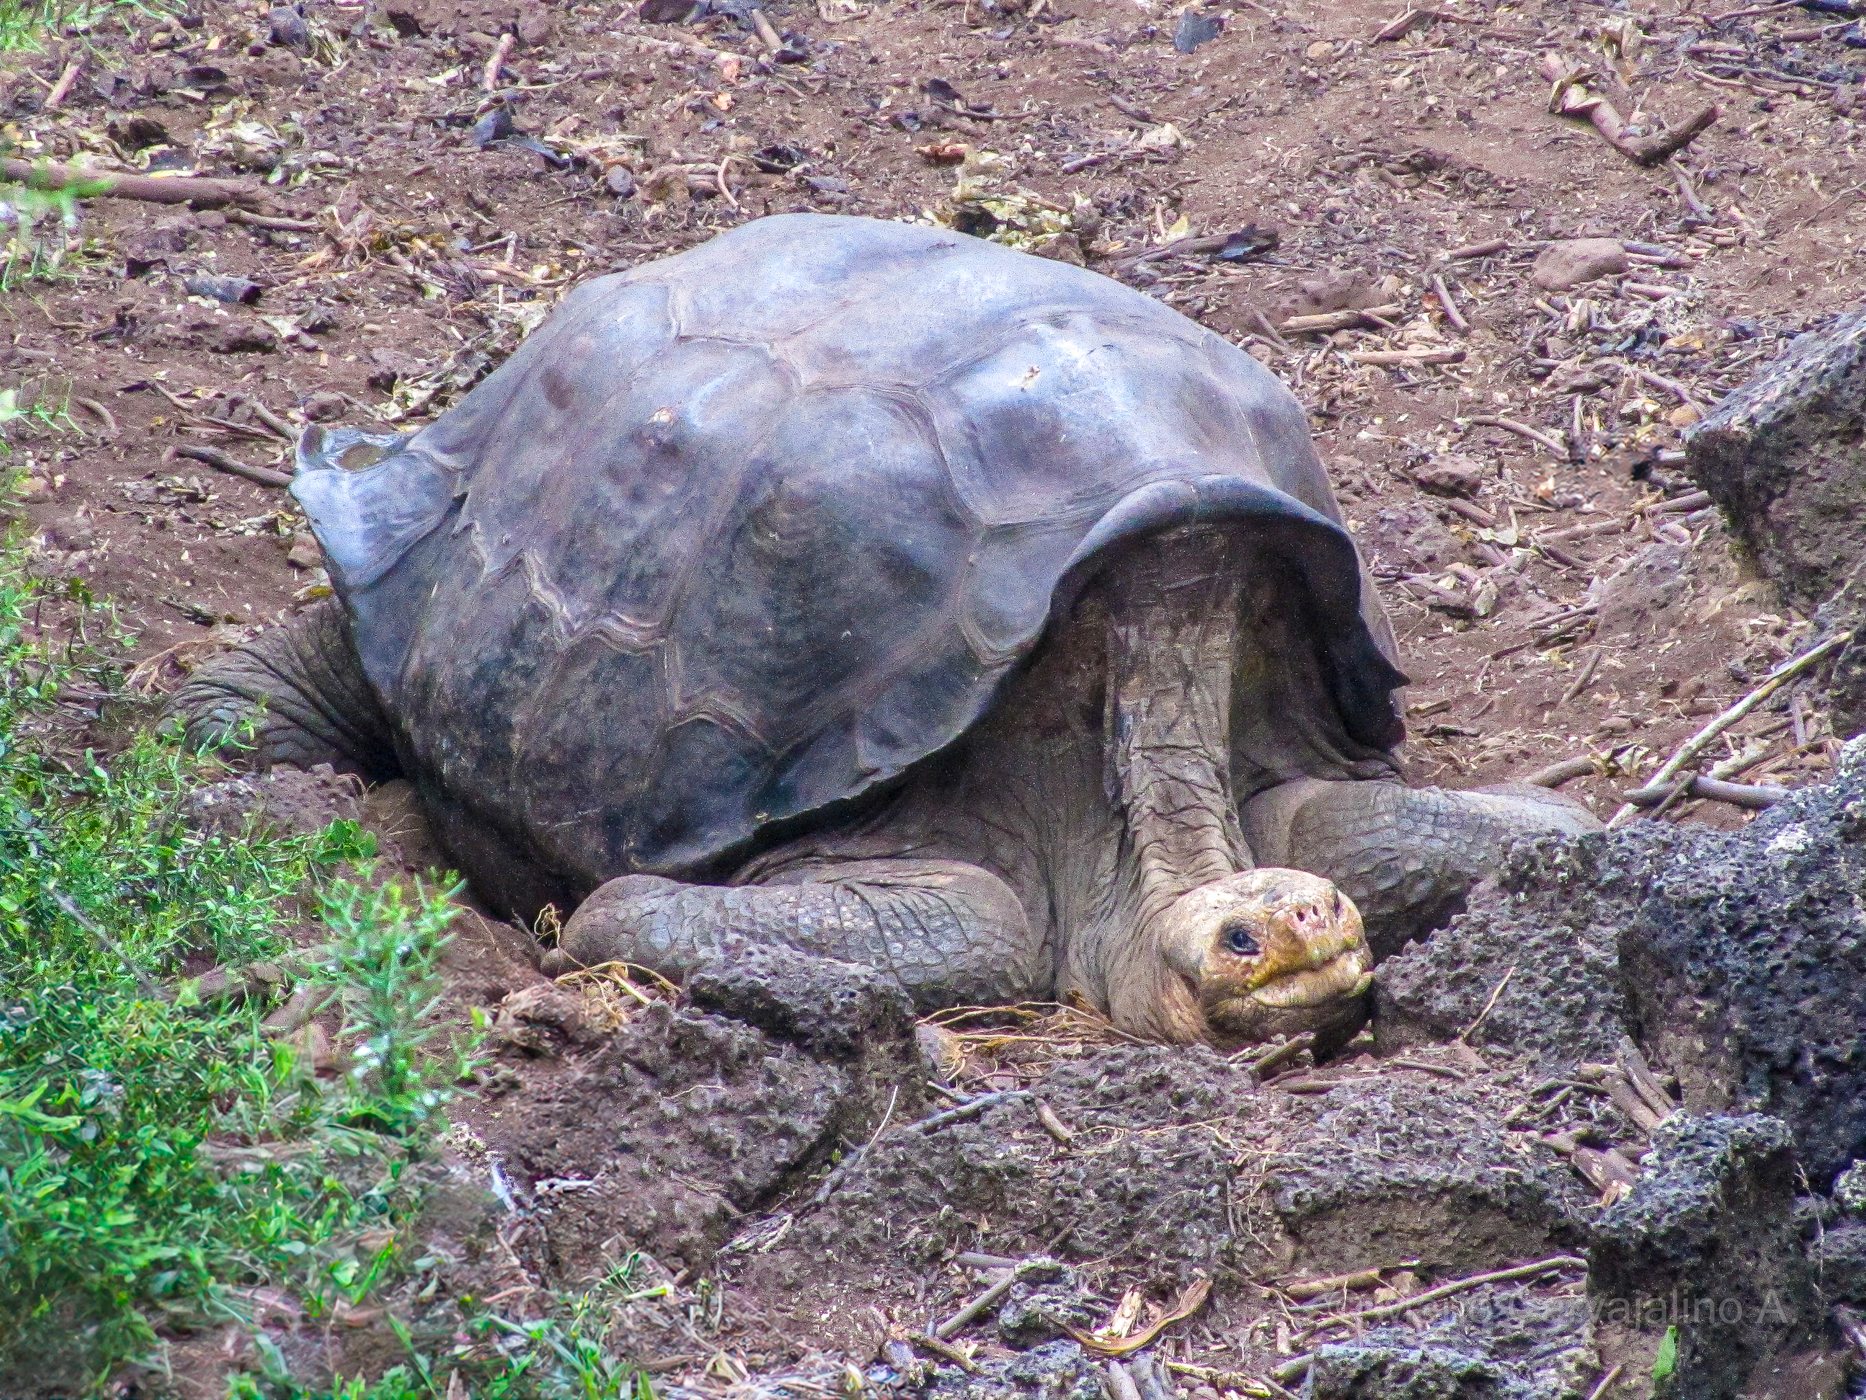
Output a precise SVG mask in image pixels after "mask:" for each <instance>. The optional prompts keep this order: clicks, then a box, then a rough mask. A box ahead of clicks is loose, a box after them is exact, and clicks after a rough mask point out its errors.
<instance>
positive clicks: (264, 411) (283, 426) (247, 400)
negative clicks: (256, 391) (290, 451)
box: [238, 394, 298, 442]
mask: <svg viewBox="0 0 1866 1400" xmlns="http://www.w3.org/2000/svg"><path fill="white" fill-rule="evenodd" d="M238 401H239V402H241V403H244V404H245V405H246V406H247V407H248V408H250V409H252V411H253V417H255V418H257V419H258V420H259V421H260V422H261V423H264V424H265V425H266V426H267V427H268V428H270V429H272V431H273V432H274V433H276V434H278V436H279V437H280V438H281V439H283V440H284V441H285V442H297V441H298V434H297V433H295V432H294V431H292V425H291V424H290V423H287V422H286V421H285V420H284V419H283V418H281V417H279V415H278V414H276V413H274V412H273V411H272V410H271V409H269V408H267V407H266V406H265V404H264V403H262V402H261V401H260V400H259V399H257V398H254V397H253V396H252V395H251V394H241V395H240V396H239V400H238Z"/></svg>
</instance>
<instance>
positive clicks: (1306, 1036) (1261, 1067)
mask: <svg viewBox="0 0 1866 1400" xmlns="http://www.w3.org/2000/svg"><path fill="white" fill-rule="evenodd" d="M1314 1046H1315V1036H1314V1034H1313V1033H1312V1032H1310V1031H1303V1032H1302V1033H1301V1034H1300V1035H1292V1036H1291V1037H1290V1038H1289V1039H1288V1040H1286V1041H1284V1042H1283V1043H1282V1044H1281V1045H1278V1046H1275V1047H1274V1048H1272V1049H1269V1050H1266V1051H1264V1052H1263V1054H1261V1055H1259V1056H1258V1057H1257V1058H1256V1059H1254V1060H1252V1061H1251V1062H1250V1063H1249V1064H1248V1065H1246V1066H1245V1068H1246V1069H1247V1070H1249V1071H1250V1072H1251V1073H1252V1074H1254V1075H1255V1076H1256V1077H1257V1078H1259V1079H1262V1078H1263V1077H1264V1076H1265V1075H1266V1074H1268V1073H1269V1072H1270V1071H1271V1070H1273V1069H1276V1068H1277V1067H1278V1066H1280V1065H1282V1064H1283V1063H1285V1062H1286V1061H1289V1060H1293V1059H1295V1058H1296V1056H1298V1055H1300V1054H1301V1053H1302V1052H1303V1051H1305V1050H1309V1049H1313V1048H1314Z"/></svg>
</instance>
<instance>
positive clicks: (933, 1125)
mask: <svg viewBox="0 0 1866 1400" xmlns="http://www.w3.org/2000/svg"><path fill="white" fill-rule="evenodd" d="M1030 1097H1031V1093H1030V1090H1028V1089H1000V1090H999V1091H998V1092H997V1093H995V1094H980V1095H979V1096H978V1097H977V1098H975V1099H967V1100H966V1101H965V1102H964V1103H962V1104H960V1105H959V1106H958V1107H957V1108H949V1109H947V1110H945V1111H944V1112H943V1113H935V1114H934V1115H933V1116H932V1117H931V1118H922V1119H921V1120H920V1121H919V1122H917V1123H909V1124H908V1125H907V1126H906V1127H905V1128H902V1129H901V1131H902V1132H904V1133H935V1132H938V1131H939V1130H940V1129H941V1128H944V1127H948V1126H950V1125H951V1124H953V1123H963V1122H965V1121H966V1119H968V1118H976V1117H978V1116H979V1114H981V1113H983V1112H984V1111H985V1110H986V1109H988V1108H996V1107H997V1106H998V1105H999V1104H1001V1103H1018V1102H1021V1101H1022V1100H1025V1099H1028V1098H1030Z"/></svg>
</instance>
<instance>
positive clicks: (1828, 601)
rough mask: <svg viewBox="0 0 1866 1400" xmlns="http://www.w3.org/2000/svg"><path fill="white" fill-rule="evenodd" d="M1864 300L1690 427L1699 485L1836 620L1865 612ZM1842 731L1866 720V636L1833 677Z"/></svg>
mask: <svg viewBox="0 0 1866 1400" xmlns="http://www.w3.org/2000/svg"><path fill="white" fill-rule="evenodd" d="M1862 421H1866V311H1861V312H1856V313H1854V314H1852V315H1849V316H1843V317H1841V318H1840V319H1839V320H1837V321H1834V322H1833V323H1832V324H1830V325H1828V326H1826V327H1823V328H1821V329H1819V330H1815V331H1810V332H1808V333H1807V334H1806V335H1802V336H1798V337H1796V338H1795V340H1794V341H1793V342H1792V343H1791V344H1790V345H1789V347H1788V349H1787V350H1786V351H1785V352H1784V353H1783V354H1782V355H1781V356H1779V357H1778V358H1777V359H1776V360H1774V361H1773V362H1772V363H1770V364H1769V365H1767V366H1765V367H1764V368H1763V369H1762V370H1761V371H1760V372H1759V373H1757V374H1756V376H1755V377H1754V378H1752V379H1751V380H1750V381H1749V382H1748V383H1747V384H1745V385H1743V387H1742V388H1740V389H1738V390H1737V391H1736V392H1735V393H1733V394H1731V395H1730V396H1729V397H1728V398H1726V399H1725V400H1724V401H1723V402H1722V403H1720V404H1719V405H1718V406H1717V408H1716V409H1715V410H1714V411H1713V412H1712V413H1711V414H1710V416H1709V417H1707V418H1706V419H1705V420H1704V421H1703V422H1702V423H1700V424H1698V426H1697V427H1696V428H1694V429H1693V430H1692V431H1691V433H1690V434H1689V436H1688V439H1687V442H1686V450H1687V452H1688V453H1689V454H1690V468H1691V473H1692V475H1693V477H1695V478H1696V480H1697V483H1698V485H1700V486H1702V487H1703V488H1704V489H1705V490H1706V491H1708V492H1709V493H1710V495H1711V499H1713V500H1714V501H1716V502H1717V504H1718V505H1719V506H1721V507H1722V508H1723V512H1724V514H1725V515H1726V516H1727V517H1728V519H1729V521H1730V525H1731V527H1732V528H1733V529H1734V530H1735V531H1736V534H1737V537H1738V538H1739V539H1741V540H1742V542H1743V544H1744V545H1745V546H1746V547H1747V548H1748V550H1749V551H1750V553H1751V554H1752V555H1753V557H1754V559H1755V562H1756V564H1757V566H1758V567H1759V568H1760V569H1761V570H1762V572H1763V573H1764V574H1766V575H1767V576H1768V577H1769V578H1770V579H1772V580H1773V581H1774V582H1775V583H1776V584H1777V585H1778V586H1779V587H1780V588H1781V590H1782V592H1783V593H1784V594H1785V595H1786V596H1787V598H1788V600H1789V601H1790V602H1792V603H1794V604H1795V605H1796V606H1798V607H1800V608H1802V609H1804V610H1805V611H1808V612H1812V613H1818V614H1819V615H1820V618H1821V620H1822V621H1823V623H1825V624H1826V625H1827V626H1829V627H1831V628H1833V629H1835V630H1838V629H1841V628H1855V629H1857V628H1858V627H1860V625H1861V624H1862V623H1866V436H1863V435H1862V433H1861V430H1860V425H1861V423H1862ZM1830 685H1831V690H1832V694H1833V699H1834V706H1833V710H1834V715H1833V718H1834V722H1835V727H1836V729H1837V730H1839V731H1841V732H1842V733H1845V734H1857V733H1859V732H1860V731H1861V730H1862V729H1866V640H1860V641H1855V642H1853V643H1852V644H1850V645H1849V646H1848V648H1847V649H1846V651H1845V652H1843V653H1842V655H1841V657H1840V660H1839V661H1838V663H1837V664H1836V666H1835V670H1834V675H1833V678H1832V681H1831V683H1830Z"/></svg>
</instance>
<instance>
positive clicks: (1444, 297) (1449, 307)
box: [1432, 277, 1471, 334]
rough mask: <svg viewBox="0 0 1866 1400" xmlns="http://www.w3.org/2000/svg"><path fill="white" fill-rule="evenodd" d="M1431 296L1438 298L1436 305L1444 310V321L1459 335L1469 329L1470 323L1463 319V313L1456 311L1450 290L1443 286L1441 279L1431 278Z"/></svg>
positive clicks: (1456, 304)
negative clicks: (1449, 323)
mask: <svg viewBox="0 0 1866 1400" xmlns="http://www.w3.org/2000/svg"><path fill="white" fill-rule="evenodd" d="M1432 295H1433V296H1435V297H1437V298H1438V304H1439V305H1440V306H1442V307H1444V308H1445V319H1446V320H1447V321H1449V322H1451V325H1452V328H1453V329H1454V330H1456V331H1458V332H1459V333H1460V334H1464V333H1465V332H1468V331H1469V330H1470V329H1471V323H1470V322H1469V321H1467V320H1465V319H1464V313H1463V312H1461V311H1459V310H1458V303H1457V302H1455V301H1453V300H1452V299H1451V289H1450V288H1449V287H1447V286H1446V285H1445V279H1444V278H1443V277H1433V279H1432Z"/></svg>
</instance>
